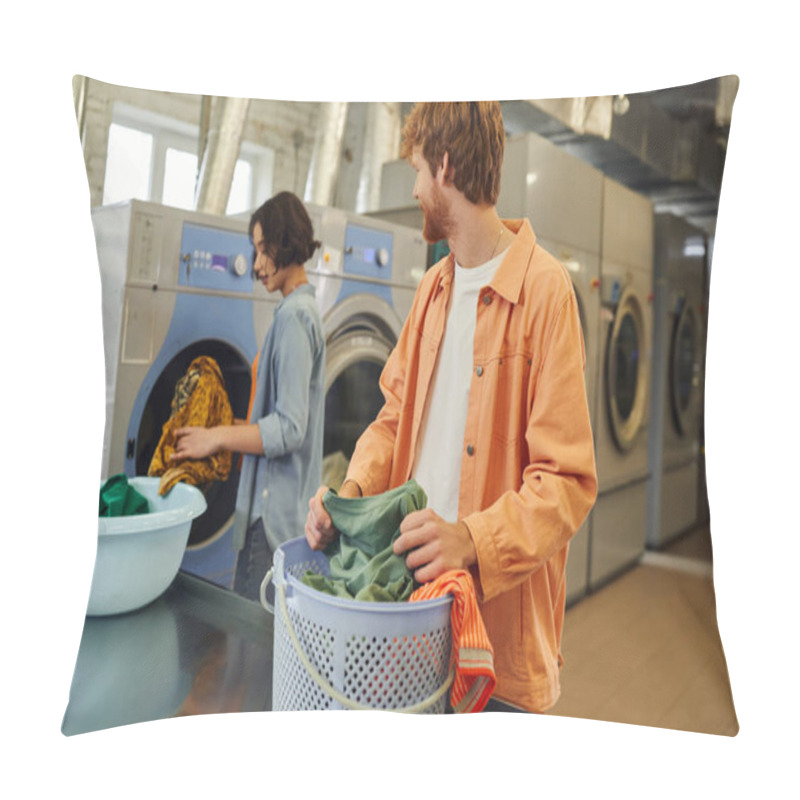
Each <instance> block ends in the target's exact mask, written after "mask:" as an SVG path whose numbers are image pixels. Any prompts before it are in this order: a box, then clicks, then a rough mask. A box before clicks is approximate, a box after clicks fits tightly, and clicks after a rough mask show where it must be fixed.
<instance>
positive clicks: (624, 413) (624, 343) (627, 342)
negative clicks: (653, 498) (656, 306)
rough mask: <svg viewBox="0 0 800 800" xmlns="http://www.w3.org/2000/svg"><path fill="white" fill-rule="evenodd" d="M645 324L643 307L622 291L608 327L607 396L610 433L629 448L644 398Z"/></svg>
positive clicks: (645, 372)
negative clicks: (610, 324) (612, 320)
mask: <svg viewBox="0 0 800 800" xmlns="http://www.w3.org/2000/svg"><path fill="white" fill-rule="evenodd" d="M645 346H646V345H645V327H644V317H643V314H642V307H641V305H640V304H639V301H638V300H637V298H636V295H634V294H633V292H631V291H630V290H626V291H625V292H623V294H622V296H621V298H620V301H619V304H618V306H617V312H616V314H615V316H614V322H613V324H612V326H611V329H610V331H609V342H608V348H607V351H606V400H607V406H608V411H609V421H610V424H611V434H612V436H613V438H614V441H615V443H616V445H617V447H619V449H620V450H623V451H626V450H629V449H630V448H631V447H632V446H633V443H634V441H635V439H636V435H637V434H638V432H639V429H640V428H641V425H642V420H643V418H644V413H645V404H646V402H647V397H646V395H647V366H646V363H645Z"/></svg>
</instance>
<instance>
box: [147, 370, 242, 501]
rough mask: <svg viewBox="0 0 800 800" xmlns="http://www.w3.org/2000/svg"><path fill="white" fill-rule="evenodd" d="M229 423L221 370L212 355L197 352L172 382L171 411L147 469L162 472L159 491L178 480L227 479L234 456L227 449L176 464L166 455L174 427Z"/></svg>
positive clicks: (154, 474)
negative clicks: (202, 354)
mask: <svg viewBox="0 0 800 800" xmlns="http://www.w3.org/2000/svg"><path fill="white" fill-rule="evenodd" d="M232 424H233V411H232V409H231V404H230V400H229V399H228V393H227V391H226V390H225V379H224V378H223V377H222V371H221V370H220V368H219V365H218V364H217V362H216V361H214V359H213V358H210V357H208V356H199V357H198V358H196V359H194V361H192V363H191V364H190V365H189V369H188V370H187V371H186V374H185V375H184V376H183V377H182V378H181V379H180V380H179V381H178V383H177V384H176V385H175V395H174V397H173V398H172V413H171V415H170V418H169V419H168V420H167V422H166V423H165V424H164V427H163V428H162V429H161V439H160V440H159V442H158V446H157V447H156V452H155V453H154V454H153V459H152V461H151V462H150V468H149V469H148V470H147V474H148V475H150V476H152V477H158V476H159V475H160V476H161V482H160V483H159V486H158V493H159V494H160V495H164V494H166V493H167V492H168V491H169V490H170V489H171V488H172V487H173V486H174V485H175V484H176V483H178V482H179V481H183V482H184V483H189V484H191V485H192V486H198V487H202V486H205V485H207V484H210V483H212V482H213V481H224V480H227V478H228V475H229V474H230V471H231V463H232V460H233V457H232V454H231V452H230V451H229V450H223V451H221V452H219V453H217V454H216V455H213V456H210V457H208V458H204V459H202V460H199V461H193V460H186V461H181V462H178V463H177V464H175V465H172V464H170V460H169V459H170V456H171V455H172V454H173V453H174V452H175V431H176V430H177V429H178V428H185V427H200V428H211V427H213V426H215V425H232Z"/></svg>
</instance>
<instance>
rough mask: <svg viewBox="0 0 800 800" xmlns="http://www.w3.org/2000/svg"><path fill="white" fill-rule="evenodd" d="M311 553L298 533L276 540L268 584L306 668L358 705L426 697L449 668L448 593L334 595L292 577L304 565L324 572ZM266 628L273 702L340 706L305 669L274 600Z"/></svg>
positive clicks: (287, 706)
mask: <svg viewBox="0 0 800 800" xmlns="http://www.w3.org/2000/svg"><path fill="white" fill-rule="evenodd" d="M282 550H283V552H281V551H282ZM316 555H318V554H316V553H314V551H311V549H310V548H308V545H307V544H306V543H305V540H302V541H301V542H298V540H293V541H292V542H288V543H287V544H286V545H281V547H280V548H278V550H277V551H276V554H275V565H276V576H275V581H276V586H277V585H278V584H281V583H282V584H283V589H284V591H285V596H286V611H287V613H288V622H289V624H291V626H292V628H293V629H294V632H295V634H296V636H297V639H298V642H299V644H300V647H301V648H302V652H303V653H304V654H305V656H306V657H307V658H308V660H309V662H310V663H311V664H312V666H313V668H314V669H316V670H317V671H318V672H319V673H320V675H321V676H322V677H323V678H324V680H325V681H327V682H328V683H330V685H331V686H332V687H333V688H334V689H335V690H336V691H338V692H340V693H341V694H343V695H344V696H345V698H346V699H347V700H349V701H351V702H354V703H357V704H359V705H366V706H369V707H371V708H380V709H401V708H407V707H411V706H415V705H416V704H417V703H421V702H423V701H425V700H427V699H428V698H430V697H431V696H432V695H433V694H434V693H435V692H436V691H437V689H440V688H441V687H442V686H443V684H444V683H445V681H447V679H448V676H449V672H450V648H451V635H450V602H451V601H450V598H441V599H438V600H432V601H423V602H420V603H364V602H356V601H354V600H347V599H345V598H338V597H336V598H334V597H332V596H329V595H326V594H324V593H322V592H318V591H316V590H314V589H311V588H310V587H308V586H305V585H304V584H302V583H300V579H301V577H302V575H303V574H304V573H305V570H306V569H313V570H314V571H319V572H323V573H325V568H326V567H327V561H324V567H323V566H322V565H320V563H319V561H318V559H316V558H315V556H316ZM323 558H324V557H323ZM274 631H275V634H274V659H275V662H274V667H273V676H274V677H273V708H274V709H275V710H291V709H327V708H342V707H343V706H342V705H341V704H340V703H339V702H337V701H336V700H334V699H333V698H332V697H330V696H329V695H328V694H326V693H325V692H324V691H323V690H321V689H320V687H319V686H318V685H317V683H316V682H315V681H314V679H313V678H312V677H311V676H310V675H309V674H308V671H307V670H306V668H305V667H304V665H303V663H302V661H301V660H300V658H299V656H298V654H297V652H296V651H295V647H294V645H293V643H292V641H291V638H290V635H289V631H288V630H287V626H286V620H285V619H284V614H283V611H282V610H281V608H279V607H276V609H275V626H274ZM446 699H447V696H446V694H443V695H442V697H441V698H440V699H439V700H438V701H437V702H436V703H434V704H433V705H431V706H430V707H429V708H428V709H426V710H427V712H428V713H442V712H443V711H444V708H445V705H446Z"/></svg>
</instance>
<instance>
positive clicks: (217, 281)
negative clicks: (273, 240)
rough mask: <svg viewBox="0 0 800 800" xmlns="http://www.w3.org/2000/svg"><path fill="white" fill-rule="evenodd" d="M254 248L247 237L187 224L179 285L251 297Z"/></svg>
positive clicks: (182, 247)
mask: <svg viewBox="0 0 800 800" xmlns="http://www.w3.org/2000/svg"><path fill="white" fill-rule="evenodd" d="M253 283H254V279H253V245H252V244H251V243H250V237H249V236H248V235H247V234H246V233H237V232H235V231H225V230H220V229H219V228H210V227H207V226H203V225H194V224H192V223H188V222H186V223H184V225H183V235H182V237H181V260H180V267H179V271H178V285H179V286H191V287H192V288H195V289H213V290H215V291H221V292H238V293H241V294H251V293H252V291H253Z"/></svg>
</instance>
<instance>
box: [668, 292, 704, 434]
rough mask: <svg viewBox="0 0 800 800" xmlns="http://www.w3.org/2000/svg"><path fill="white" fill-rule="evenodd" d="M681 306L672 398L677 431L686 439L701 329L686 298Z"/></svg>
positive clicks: (671, 370) (672, 353) (671, 380)
mask: <svg viewBox="0 0 800 800" xmlns="http://www.w3.org/2000/svg"><path fill="white" fill-rule="evenodd" d="M681 306H682V307H681V308H680V310H679V312H678V314H677V316H676V318H675V326H674V328H673V331H672V341H671V345H670V359H669V383H670V387H669V396H670V405H671V406H672V420H673V422H674V424H675V428H676V430H677V432H678V433H679V434H680V435H681V436H685V435H686V434H687V433H688V432H689V430H690V428H691V421H692V418H693V416H694V411H695V405H696V400H697V388H698V384H699V374H698V373H699V365H698V358H697V353H698V341H699V326H698V320H697V316H696V314H695V313H694V310H693V309H692V307H691V306H690V305H689V303H687V302H686V301H685V300H684V299H682V300H681Z"/></svg>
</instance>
